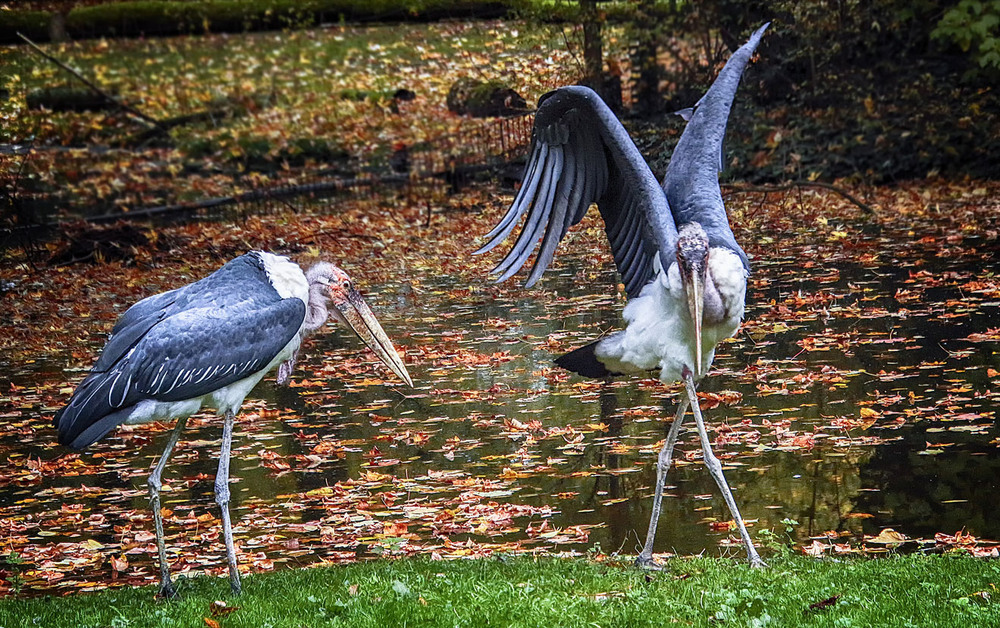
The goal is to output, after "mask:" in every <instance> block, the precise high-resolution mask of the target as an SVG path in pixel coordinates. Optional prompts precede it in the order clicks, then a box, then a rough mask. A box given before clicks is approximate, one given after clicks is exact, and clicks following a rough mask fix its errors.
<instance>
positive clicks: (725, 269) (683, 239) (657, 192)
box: [476, 24, 768, 566]
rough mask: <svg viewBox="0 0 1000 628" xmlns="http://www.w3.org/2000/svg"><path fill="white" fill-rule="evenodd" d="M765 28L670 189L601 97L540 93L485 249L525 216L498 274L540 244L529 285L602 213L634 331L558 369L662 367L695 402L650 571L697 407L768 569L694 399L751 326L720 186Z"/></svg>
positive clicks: (647, 559) (678, 165)
mask: <svg viewBox="0 0 1000 628" xmlns="http://www.w3.org/2000/svg"><path fill="white" fill-rule="evenodd" d="M767 26H768V25H767V24H765V25H764V26H762V27H760V28H759V29H757V31H756V32H755V33H754V34H753V35H752V36H751V37H750V40H749V41H748V42H747V43H746V44H744V45H743V46H742V47H740V48H739V49H738V50H737V51H736V52H735V53H733V55H732V57H730V59H729V61H728V62H727V63H726V66H725V67H724V68H723V69H722V71H721V72H720V73H719V76H718V77H717V78H716V80H715V82H714V83H713V84H712V86H711V87H710V88H709V90H708V92H707V93H706V94H705V95H704V96H703V97H702V99H701V100H700V101H698V103H697V104H696V105H695V107H694V108H693V111H687V112H685V118H686V119H687V120H688V123H687V127H686V128H685V129H684V133H683V134H682V135H681V139H680V141H678V143H677V147H676V148H675V149H674V153H673V155H672V156H671V159H670V165H669V166H668V168H667V174H666V177H665V178H664V180H663V184H662V186H661V185H660V184H658V183H657V181H656V177H655V176H654V175H653V173H652V172H651V171H650V169H649V166H648V165H647V164H646V162H645V161H644V160H643V158H642V155H640V153H639V151H638V149H637V148H636V147H635V144H634V143H633V142H632V139H631V138H630V137H629V136H628V133H627V132H626V131H625V128H624V127H623V126H622V125H621V123H620V122H619V121H618V119H617V118H616V117H615V116H614V114H613V113H612V112H611V110H610V109H608V107H607V106H606V105H605V104H604V102H602V100H601V99H600V97H599V96H598V95H597V94H596V93H594V92H593V91H592V90H590V89H589V88H586V87H564V88H561V89H558V90H556V91H554V92H550V93H548V94H546V95H544V96H542V98H541V99H540V100H539V105H538V111H537V113H536V114H535V124H534V129H533V132H532V141H531V151H530V157H529V158H528V164H527V166H526V168H525V177H524V181H523V183H522V186H521V189H520V190H519V191H518V193H517V196H516V197H515V198H514V202H513V204H512V205H511V207H510V209H509V210H508V211H507V213H506V215H505V216H504V217H503V218H502V219H501V221H500V223H499V224H497V226H496V227H495V228H494V229H493V230H492V231H491V232H490V233H489V234H487V236H486V237H487V238H489V239H490V240H489V242H488V243H487V244H486V245H485V246H483V247H482V248H481V249H479V250H478V251H476V253H485V252H486V251H489V250H490V249H492V248H493V247H495V246H496V245H497V244H499V243H500V242H502V241H503V240H505V239H506V238H507V236H508V235H510V234H511V232H512V231H513V230H514V228H515V227H516V226H517V224H518V221H519V219H520V218H521V216H523V215H525V214H527V218H526V219H525V221H524V225H523V226H522V228H521V232H520V235H519V236H518V238H517V240H516V242H515V243H514V246H513V247H512V248H511V250H510V252H508V253H507V255H506V256H505V257H504V258H503V260H502V261H501V262H500V264H499V265H498V266H497V267H496V268H495V269H494V272H496V273H500V277H499V278H498V279H497V281H498V282H499V281H504V280H506V279H508V278H509V277H511V276H513V275H514V274H515V273H516V272H517V271H518V270H519V269H520V268H521V267H522V266H523V265H524V263H525V262H526V261H527V259H528V257H529V256H530V255H531V252H532V251H533V250H534V249H535V247H536V243H537V242H538V240H539V238H541V246H540V248H539V250H538V254H537V255H536V257H535V262H534V265H533V266H532V268H531V273H530V275H529V276H528V281H527V284H526V285H527V286H529V287H530V286H531V285H533V284H534V283H535V282H536V281H537V280H538V279H539V277H541V275H542V273H543V272H544V271H545V269H546V268H547V267H548V266H549V264H550V263H551V261H552V258H553V255H554V254H555V250H556V246H557V245H558V244H559V241H560V240H561V239H562V237H563V236H564V235H566V232H567V231H568V230H569V228H570V227H571V226H572V225H575V224H576V223H578V222H580V220H581V219H582V218H583V216H584V214H585V213H586V212H587V209H588V208H589V207H590V205H591V204H592V203H597V207H598V209H599V210H600V212H601V217H602V218H603V219H604V226H605V230H606V231H607V234H608V240H609V241H610V243H611V250H612V253H613V254H614V259H615V264H616V266H617V267H618V271H619V273H620V274H621V276H622V280H623V282H624V284H625V291H626V292H627V294H628V298H629V301H628V303H627V304H626V306H625V310H624V318H625V322H626V323H627V326H626V328H625V329H624V330H623V331H619V332H617V333H614V334H611V335H610V336H607V337H605V338H603V339H601V340H598V341H597V342H594V343H591V344H589V345H587V346H585V347H581V348H579V349H576V350H575V351H572V352H570V353H568V354H566V355H564V356H562V357H560V358H558V359H557V360H556V364H558V365H560V366H562V367H563V368H566V369H568V370H571V371H574V372H576V373H579V374H581V375H585V376H589V377H604V376H608V375H612V374H619V373H646V372H648V371H650V370H654V369H659V371H660V381H662V382H665V383H670V382H675V381H678V380H682V381H683V382H684V383H685V387H686V391H687V397H686V398H684V399H682V400H681V403H680V407H679V408H678V410H677V415H676V418H675V419H674V422H673V425H672V426H671V428H670V431H669V433H668V435H667V440H666V443H665V444H664V446H663V449H662V450H661V451H660V455H659V460H658V464H657V475H656V490H655V497H654V500H655V501H654V503H653V513H652V516H651V518H650V522H649V531H648V533H647V536H646V543H645V545H644V547H643V549H642V552H641V553H640V555H639V558H638V560H637V562H638V563H639V564H640V565H644V566H650V565H652V564H653V561H652V551H653V538H654V536H655V533H656V523H657V520H658V518H659V514H660V502H661V500H662V496H663V483H664V477H665V474H666V471H667V469H668V468H669V467H670V462H671V456H672V455H673V448H674V444H675V443H676V442H677V435H678V432H679V431H680V426H681V422H682V420H683V417H684V414H685V412H686V410H687V406H688V405H689V404H690V406H691V408H692V410H693V412H694V417H695V422H696V423H697V426H698V434H699V436H700V438H701V444H702V449H703V451H704V457H705V465H706V466H707V467H708V469H709V471H710V472H711V474H712V477H713V478H714V479H715V481H716V483H717V484H718V485H719V488H720V490H721V491H722V494H723V497H724V498H725V500H726V504H727V505H728V506H729V510H730V512H731V513H732V515H733V518H734V520H735V521H736V525H737V527H738V528H739V531H740V536H741V537H742V539H743V543H744V544H745V545H746V549H747V553H748V555H749V559H750V563H751V564H752V565H754V566H763V565H764V562H763V561H762V560H761V559H760V556H758V555H757V551H756V549H755V548H754V545H753V542H752V541H751V540H750V535H749V534H748V533H747V530H746V526H745V525H744V524H743V519H742V518H741V517H740V513H739V509H738V508H737V506H736V501H735V500H734V499H733V495H732V491H731V490H730V488H729V484H728V483H727V482H726V479H725V476H724V475H723V472H722V465H721V463H720V462H719V460H718V459H717V458H716V457H715V455H714V454H713V453H712V450H711V445H710V442H709V439H708V433H707V432H706V430H705V425H704V422H703V420H702V416H701V410H700V408H699V407H698V401H697V393H696V390H695V388H696V383H697V381H698V380H700V379H701V377H703V376H704V375H705V374H706V373H707V372H708V369H709V367H710V366H711V364H712V359H713V358H714V356H715V347H716V345H717V344H718V343H719V342H720V341H722V340H724V339H726V338H729V337H730V336H732V335H733V334H734V333H735V332H736V330H737V329H738V328H739V325H740V321H741V320H742V318H743V307H744V300H745V295H746V284H747V276H748V275H749V272H750V264H749V261H748V260H747V256H746V254H745V253H744V252H743V249H741V248H740V245H739V244H737V243H736V239H735V238H734V237H733V232H732V229H730V226H729V219H728V217H727V215H726V208H725V206H724V205H723V203H722V192H721V190H720V188H719V180H718V175H719V172H720V171H721V169H722V141H723V137H724V136H725V133H726V123H727V120H728V118H729V111H730V108H731V107H732V103H733V98H734V97H735V95H736V89H737V87H738V86H739V82H740V77H741V75H742V74H743V69H744V68H745V67H746V65H747V63H748V62H749V61H750V58H751V57H752V56H753V53H754V50H755V49H756V48H757V44H758V43H759V42H760V39H761V36H762V35H763V34H764V30H765V29H766V28H767Z"/></svg>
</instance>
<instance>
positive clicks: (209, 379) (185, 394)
mask: <svg viewBox="0 0 1000 628" xmlns="http://www.w3.org/2000/svg"><path fill="white" fill-rule="evenodd" d="M304 318H305V304H304V303H303V302H302V301H301V300H300V299H297V298H292V299H282V298H281V297H280V296H279V295H278V293H277V292H276V291H275V290H274V287H273V286H271V284H270V282H269V281H268V279H267V276H266V274H265V272H264V270H263V268H262V266H261V260H260V258H259V256H257V255H255V254H253V253H249V254H247V255H243V256H241V257H238V258H236V259H234V260H232V261H231V262H229V263H227V264H226V265H225V266H223V267H222V268H220V269H219V270H217V271H216V272H214V273H212V274H211V275H209V276H208V277H205V278H204V279H201V280H199V281H196V282H194V283H191V284H188V285H187V286H184V287H182V288H179V289H177V290H171V291H169V292H164V293H162V294H157V295H154V296H151V297H149V298H146V299H143V300H142V301H139V302H138V303H136V304H135V305H133V306H132V307H130V308H129V309H128V310H127V311H126V312H125V313H124V314H122V316H121V318H120V319H119V320H118V322H117V323H116V324H115V327H114V329H113V330H112V333H111V337H110V338H109V339H108V343H107V345H106V346H105V348H104V351H103V352H102V353H101V356H100V358H99V359H98V360H97V363H96V364H95V365H94V368H93V370H92V371H91V373H90V375H88V376H87V378H86V379H84V380H83V382H82V383H81V384H80V386H79V387H78V388H77V390H76V391H75V392H74V393H73V398H72V399H71V400H70V402H69V404H67V406H66V407H65V408H63V409H62V410H60V411H59V412H58V413H57V414H56V416H55V420H54V422H55V425H56V427H57V428H58V430H59V442H60V443H63V444H68V445H70V446H72V447H78V448H80V447H86V446H87V445H89V444H90V443H92V442H94V441H95V440H97V439H99V438H100V437H102V436H104V434H106V433H107V432H108V431H109V430H111V429H112V428H114V426H115V425H118V424H119V423H121V422H122V421H124V420H126V419H127V418H128V415H129V414H130V413H131V412H132V410H134V406H135V404H137V403H139V402H141V401H143V400H154V401H180V400H184V399H190V398H196V397H201V396H203V395H205V394H207V393H209V392H212V391H214V390H217V389H219V388H222V387H224V386H228V385H229V384H232V383H234V382H236V381H239V380H241V379H243V378H245V377H247V376H248V375H250V374H252V373H254V372H256V371H259V370H261V369H262V368H264V367H265V366H267V365H268V364H269V363H270V362H271V360H272V359H274V357H275V356H276V355H277V354H278V353H279V352H280V351H281V349H282V348H283V347H284V346H285V345H286V344H288V341H289V340H291V338H292V337H293V336H294V335H295V334H296V333H297V332H298V330H299V328H300V327H301V325H302V321H303V319H304Z"/></svg>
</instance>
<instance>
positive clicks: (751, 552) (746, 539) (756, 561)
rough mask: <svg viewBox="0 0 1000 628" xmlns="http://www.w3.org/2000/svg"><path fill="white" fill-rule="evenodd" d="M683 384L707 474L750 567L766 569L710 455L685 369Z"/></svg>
mask: <svg viewBox="0 0 1000 628" xmlns="http://www.w3.org/2000/svg"><path fill="white" fill-rule="evenodd" d="M684 384H685V386H686V387H687V394H688V400H689V401H690V402H691V410H692V411H693V412H694V421H695V423H696V424H697V425H698V436H699V437H700V438H701V447H702V450H703V452H704V457H705V466H706V467H708V472H709V473H711V474H712V478H714V479H715V483H716V484H718V485H719V490H721V491H722V497H723V498H724V499H725V500H726V505H727V506H729V512H730V513H731V514H732V515H733V520H734V521H735V522H736V527H737V528H738V529H739V531H740V538H742V539H743V545H745V546H746V548H747V556H748V558H749V559H750V566H751V567H767V564H766V563H764V561H763V560H761V558H760V556H759V555H758V554H757V549H756V548H755V547H754V546H753V541H752V540H750V533H749V532H747V527H746V525H745V524H744V523H743V517H741V516H740V509H739V508H738V507H737V506H736V500H735V499H734V498H733V491H732V490H730V488H729V482H727V481H726V476H725V475H723V473H722V463H721V462H719V459H718V458H716V457H715V454H714V453H712V443H711V441H709V439H708V430H706V429H705V421H704V420H703V419H702V418H701V408H700V407H699V406H698V393H697V392H696V391H695V384H694V378H693V377H691V373H690V372H689V371H687V369H685V372H684Z"/></svg>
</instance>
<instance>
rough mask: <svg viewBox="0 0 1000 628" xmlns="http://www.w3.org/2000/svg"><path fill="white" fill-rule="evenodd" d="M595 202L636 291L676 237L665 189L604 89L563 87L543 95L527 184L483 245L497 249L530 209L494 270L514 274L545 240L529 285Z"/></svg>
mask: <svg viewBox="0 0 1000 628" xmlns="http://www.w3.org/2000/svg"><path fill="white" fill-rule="evenodd" d="M593 203H597V206H598V208H599V209H600V212H601V216H602V217H603V218H604V222H605V228H606V230H607V233H608V239H609V241H610V242H611V248H612V252H613V253H614V256H615V263H616V265H617V266H618V270H619V272H620V273H621V275H622V280H623V281H624V283H625V286H626V290H627V291H628V293H629V295H630V296H634V295H635V294H638V292H639V291H640V290H641V288H642V286H643V285H644V284H645V283H646V282H647V281H648V280H649V278H650V277H651V276H652V274H653V258H654V256H655V254H656V252H657V250H659V249H663V248H664V246H671V245H672V244H673V243H674V241H675V240H676V237H677V231H676V229H675V228H674V225H673V221H672V220H670V212H669V208H668V207H667V202H666V197H665V196H664V194H663V191H662V190H661V188H660V186H659V184H658V183H657V181H656V178H655V177H654V176H653V174H652V172H650V170H649V167H648V166H647V165H646V162H645V161H644V160H643V159H642V156H641V155H640V154H639V151H638V149H636V147H635V144H634V143H633V142H632V140H631V138H630V137H629V136H628V133H627V132H626V131H625V129H624V127H622V125H621V123H620V122H619V121H618V119H617V118H615V116H614V114H613V113H612V112H611V110H610V109H608V107H607V106H606V105H605V104H604V102H603V101H602V100H601V99H600V97H599V96H598V95H597V94H596V93H594V92H593V91H592V90H590V89H589V88H586V87H578V86H575V87H564V88H562V89H559V90H556V91H554V92H550V93H548V94H546V95H545V96H542V98H541V99H540V100H539V109H538V113H537V114H536V116H535V124H534V129H533V133H532V142H531V149H530V156H529V158H528V164H527V166H526V167H525V177H524V181H523V183H522V186H521V189H520V190H519V191H518V193H517V195H516V196H515V198H514V202H513V203H512V204H511V206H510V209H508V211H507V213H506V214H505V215H504V217H503V218H502V219H501V220H500V222H499V223H498V224H497V226H496V227H494V228H493V230H491V231H490V232H489V233H488V234H487V238H488V242H487V243H486V244H485V245H484V246H483V247H482V248H480V249H479V250H478V251H476V253H477V254H479V253H485V252H487V251H489V250H491V249H493V248H494V247H495V246H497V245H498V244H499V243H500V242H502V241H503V240H505V239H506V238H507V237H508V236H509V235H510V234H511V233H512V232H513V230H514V229H515V228H516V227H517V224H518V221H519V220H520V218H521V217H522V216H526V218H525V220H524V224H523V225H522V227H521V231H520V234H519V235H518V238H517V240H516V241H515V242H514V245H513V246H512V247H511V249H510V251H509V252H508V253H507V255H506V256H505V257H504V258H503V260H501V262H500V263H499V264H498V265H497V267H496V268H495V269H494V272H496V273H499V274H500V277H499V278H498V279H497V281H504V280H506V279H508V278H510V277H511V276H512V275H514V274H515V273H516V272H517V271H518V270H520V269H521V267H522V266H524V264H525V262H526V261H527V259H528V257H530V256H531V253H532V251H534V250H535V248H536V247H538V254H537V255H536V257H535V261H534V264H533V265H532V267H531V272H530V274H529V276H528V280H527V282H526V285H527V286H529V287H530V286H532V285H534V283H535V282H536V281H538V279H539V278H540V277H541V275H542V273H543V272H544V271H545V269H546V268H548V266H549V264H551V262H552V259H553V257H554V256H555V251H556V248H557V246H558V244H559V242H560V240H562V238H563V237H564V236H565V235H566V233H567V232H568V231H569V228H570V227H571V226H573V225H575V224H577V223H578V222H580V220H582V219H583V216H584V215H585V214H586V213H587V209H588V208H589V207H590V205H591V204H593ZM664 217H666V220H664V219H663V218H664ZM539 240H541V245H540V246H539V245H538V242H539ZM667 250H669V249H667Z"/></svg>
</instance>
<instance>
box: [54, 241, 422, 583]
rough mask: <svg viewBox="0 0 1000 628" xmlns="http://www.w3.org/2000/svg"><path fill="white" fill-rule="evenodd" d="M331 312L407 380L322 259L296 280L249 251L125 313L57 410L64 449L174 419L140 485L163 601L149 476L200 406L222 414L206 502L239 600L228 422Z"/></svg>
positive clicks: (286, 266)
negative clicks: (211, 499)
mask: <svg viewBox="0 0 1000 628" xmlns="http://www.w3.org/2000/svg"><path fill="white" fill-rule="evenodd" d="M331 305H332V306H333V307H332V308H330V307H329V306H331ZM331 315H332V316H333V318H335V319H336V320H338V321H340V322H341V323H343V324H344V325H346V326H347V327H348V328H350V329H351V330H353V331H354V332H355V333H356V334H357V335H358V336H359V337H360V338H361V339H362V340H363V341H364V342H365V344H366V345H368V346H369V347H370V348H371V349H372V351H374V352H375V355H377V356H378V357H379V359H381V360H382V362H384V363H385V364H386V366H388V367H389V369H390V370H391V371H392V372H393V373H395V374H396V375H397V376H398V377H399V378H401V379H402V380H403V381H405V382H406V383H407V384H409V385H411V386H412V385H413V382H412V381H411V380H410V376H409V374H408V373H407V372H406V367H405V366H404V364H403V361H402V360H401V359H400V357H399V354H397V353H396V349H395V348H394V347H393V345H392V342H391V341H390V340H389V338H388V337H387V336H386V334H385V332H384V331H383V330H382V327H381V325H379V323H378V321H377V320H376V319H375V316H374V315H373V314H372V311H371V309H369V307H368V305H367V304H366V303H365V301H364V299H363V298H362V297H361V295H360V294H359V293H358V291H357V289H356V288H355V287H354V284H353V282H351V279H350V278H349V277H348V276H347V273H345V272H344V271H343V270H341V269H339V268H337V267H336V266H334V265H333V264H329V263H326V262H320V263H318V264H316V265H315V266H313V267H311V268H310V269H309V270H308V271H306V272H304V273H303V272H302V269H301V268H299V266H298V265H297V264H295V263H294V262H292V261H290V260H288V259H287V258H285V257H281V256H278V255H273V254H271V253H264V252H260V251H253V252H250V253H247V254H246V255H242V256H240V257H238V258H236V259H234V260H232V261H230V262H229V263H227V264H226V265H224V266H223V267H222V268H220V269H219V270H217V271H215V272H214V273H212V274H211V275H209V276H207V277H205V278H204V279H201V280H199V281H196V282H194V283H191V284H188V285H186V286H183V287H181V288H178V289H176V290H171V291H169V292H164V293H162V294H157V295H154V296H151V297H148V298H146V299H143V300H142V301H139V302H138V303H136V304H135V305H133V306H132V307H130V308H129V309H128V310H127V311H126V312H125V313H124V314H122V316H121V318H119V319H118V322H117V323H116V324H115V326H114V328H113V329H112V331H111V336H110V338H108V342H107V344H106V345H105V346H104V350H103V352H102V353H101V355H100V357H99V358H98V360H97V363H96V364H94V367H93V369H92V370H91V372H90V374H89V375H88V376H87V378H86V379H84V380H83V382H81V383H80V385H79V387H77V389H76V392H74V393H73V397H72V399H70V401H69V403H68V404H67V405H66V407H65V408H63V409H62V410H60V411H59V412H58V413H56V415H55V426H56V428H57V429H58V430H59V442H60V443H61V444H63V445H68V446H69V447H72V448H74V449H83V448H84V447H87V446H89V445H91V444H92V443H94V442H95V441H97V440H99V439H101V438H103V437H104V436H105V435H106V434H107V433H108V432H110V431H111V430H113V429H114V428H115V427H117V426H118V425H123V424H125V425H135V424H139V423H148V422H150V421H165V420H173V419H176V420H177V424H176V426H175V427H174V430H173V432H172V433H171V435H170V438H169V440H168V441H167V446H166V449H164V451H163V455H162V456H160V459H159V461H158V462H157V464H156V466H155V468H154V469H153V473H152V475H150V477H149V483H148V484H149V499H150V507H151V508H152V510H153V520H154V525H155V527H156V545H157V549H158V551H159V562H160V595H161V596H163V597H173V596H174V595H176V591H175V589H174V586H173V583H172V582H171V580H170V569H169V565H168V563H167V555H166V549H165V547H164V540H163V520H162V517H161V515H160V486H161V483H160V476H161V474H162V473H163V469H164V467H165V466H166V464H167V460H168V459H169V457H170V453H171V452H172V451H173V449H174V446H175V445H176V444H177V441H178V439H179V438H180V435H181V432H182V431H183V429H184V425H185V423H186V421H187V418H188V417H189V416H191V415H192V414H194V413H195V412H197V411H198V410H199V409H200V408H201V406H202V405H208V406H211V407H214V408H216V409H217V410H218V412H219V414H220V415H222V416H223V428H222V452H221V454H220V456H219V470H218V473H217V474H216V477H215V500H216V502H217V503H218V505H219V507H220V509H221V510H222V527H223V536H224V539H225V543H226V557H227V559H228V562H229V579H230V585H231V588H232V592H233V594H234V595H238V594H239V593H240V589H241V584H240V575H239V570H238V568H237V563H236V550H235V547H234V544H233V533H232V525H231V523H230V517H229V498H230V494H229V456H230V447H231V443H232V437H233V422H234V417H235V415H236V413H237V412H239V409H240V406H241V405H242V404H243V399H244V397H246V396H247V394H248V393H249V392H250V391H251V390H252V389H253V387H254V386H256V385H257V382H259V381H260V380H261V379H262V378H263V377H264V375H266V374H267V373H268V372H269V371H271V370H272V369H274V368H275V367H277V368H278V382H279V383H281V384H285V383H287V382H288V380H289V378H290V376H291V373H292V369H293V367H294V363H295V359H296V356H297V354H298V350H299V347H300V346H301V344H302V340H303V339H304V338H305V337H306V336H308V335H309V334H312V333H313V332H315V331H317V330H318V329H319V328H320V327H322V326H323V325H324V324H325V323H326V321H327V319H328V318H329V317H330V316H331Z"/></svg>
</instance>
